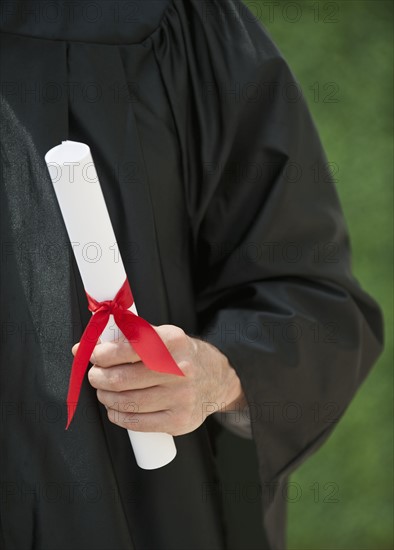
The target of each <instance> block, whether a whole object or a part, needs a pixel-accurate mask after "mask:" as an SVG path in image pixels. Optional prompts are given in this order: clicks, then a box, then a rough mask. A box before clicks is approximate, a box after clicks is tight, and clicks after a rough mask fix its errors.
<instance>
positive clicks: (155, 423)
mask: <svg viewBox="0 0 394 550" xmlns="http://www.w3.org/2000/svg"><path fill="white" fill-rule="evenodd" d="M107 415H108V419H109V420H110V421H111V422H112V423H113V424H116V425H117V426H120V427H121V428H126V429H127V430H132V431H133V432H161V433H168V434H170V435H183V434H184V433H188V432H189V431H191V430H190V429H189V428H188V427H187V426H186V425H185V424H183V423H182V422H180V421H179V418H180V416H179V415H178V414H177V413H176V412H174V411H172V410H164V411H158V412H153V413H145V414H141V413H136V412H132V413H123V412H120V411H116V410H114V409H108V411H107Z"/></svg>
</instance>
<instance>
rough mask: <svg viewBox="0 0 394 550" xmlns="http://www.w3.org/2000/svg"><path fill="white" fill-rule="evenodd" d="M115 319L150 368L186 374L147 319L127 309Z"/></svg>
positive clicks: (117, 313)
mask: <svg viewBox="0 0 394 550" xmlns="http://www.w3.org/2000/svg"><path fill="white" fill-rule="evenodd" d="M115 321H116V323H117V325H118V327H119V328H120V330H121V331H122V332H123V334H124V335H125V336H126V338H127V340H128V341H129V342H130V344H132V346H133V348H134V349H135V351H136V352H137V353H138V355H139V356H140V357H141V360H142V361H143V362H144V363H145V365H146V366H147V367H148V368H149V369H151V370H154V371H158V372H163V373H166V374H176V375H177V376H185V375H184V374H183V372H182V371H181V369H180V368H179V367H178V365H177V364H176V362H175V361H174V359H173V357H172V356H171V354H170V352H169V351H168V349H167V348H166V346H165V344H164V342H163V341H162V340H161V338H160V336H159V335H158V334H157V332H156V331H155V329H154V328H153V327H152V325H150V324H149V323H148V322H147V321H145V319H143V318H142V317H139V316H138V315H135V314H134V313H132V312H131V311H128V310H126V311H120V312H116V314H115Z"/></svg>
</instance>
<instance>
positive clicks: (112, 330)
mask: <svg viewBox="0 0 394 550" xmlns="http://www.w3.org/2000/svg"><path fill="white" fill-rule="evenodd" d="M45 161H46V163H47V166H48V169H49V174H50V176H51V179H52V183H53V187H54V189H55V193H56V197H57V200H58V202H59V206H60V210H61V212H62V215H63V219H64V222H65V225H66V229H67V232H68V236H69V239H70V243H71V246H72V248H73V251H74V255H75V259H76V262H77V265H78V268H79V271H80V274H81V278H82V281H83V285H84V287H85V290H86V292H87V293H88V294H89V295H90V296H92V297H93V298H94V299H95V300H97V301H99V302H101V301H104V300H113V299H114V298H115V296H116V293H117V292H118V290H119V289H120V287H121V286H122V284H123V283H124V281H125V279H126V272H125V269H124V265H123V262H122V258H121V255H120V252H119V250H118V248H117V244H116V238H115V234H114V231H113V228H112V224H111V220H110V217H109V214H108V210H107V206H106V204H105V200H104V197H103V193H102V190H101V186H100V182H99V180H98V176H97V172H96V169H95V166H94V163H93V159H92V156H91V154H90V149H89V147H88V146H87V145H85V144H84V143H78V142H75V141H63V143H62V144H61V145H58V146H57V147H54V148H53V149H51V150H50V151H48V153H47V154H46V155H45ZM130 311H133V313H135V314H137V310H136V308H135V304H133V305H132V306H131V307H130ZM122 336H123V335H122V333H121V332H120V330H119V329H118V327H116V325H115V322H114V318H113V316H112V315H111V316H110V319H109V321H108V324H107V326H106V328H105V330H104V332H103V333H102V335H101V336H100V338H101V341H104V342H108V341H113V340H115V339H117V338H121V337H122ZM130 368H132V367H130ZM127 431H128V434H129V438H130V442H131V445H132V447H133V451H134V455H135V459H136V461H137V464H138V466H140V468H143V469H145V470H153V469H156V468H161V467H162V466H165V465H166V464H168V463H169V462H171V461H172V460H173V459H174V458H175V456H176V447H175V443H174V439H173V437H172V436H171V435H169V434H166V433H156V432H149V433H148V432H133V431H131V430H127Z"/></svg>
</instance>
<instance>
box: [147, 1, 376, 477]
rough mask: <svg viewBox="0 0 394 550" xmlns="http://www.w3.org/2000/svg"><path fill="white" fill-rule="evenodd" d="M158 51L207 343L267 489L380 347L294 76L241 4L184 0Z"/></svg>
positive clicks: (309, 446)
mask: <svg viewBox="0 0 394 550" xmlns="http://www.w3.org/2000/svg"><path fill="white" fill-rule="evenodd" d="M153 39H154V40H155V44H154V45H155V52H156V56H157V61H158V64H159V65H160V68H161V72H162V76H163V79H164V82H165V85H166V87H167V90H168V94H169V98H170V101H171V103H172V109H173V115H174V120H175V123H176V127H177V132H178V137H179V147H180V151H181V156H182V162H183V179H184V187H185V201H186V205H187V208H188V215H189V220H190V246H191V247H192V249H193V258H194V267H193V269H194V288H195V299H196V308H197V312H198V319H199V327H200V331H199V335H200V336H201V337H202V338H204V339H206V340H208V341H209V342H210V343H212V344H213V345H215V346H216V347H217V348H219V349H220V350H221V351H222V352H223V353H224V354H225V355H227V357H228V358H229V360H230V363H231V364H232V366H233V367H234V368H235V369H236V371H237V373H238V375H239V377H240V380H241V383H242V386H243V388H244V392H245V395H246V398H247V401H248V406H249V410H250V420H251V427H252V434H253V440H254V443H255V446H256V451H257V455H258V461H259V476H260V480H261V482H262V483H264V484H265V483H271V482H273V483H274V482H275V481H277V480H280V479H281V478H283V476H286V475H287V474H288V473H290V472H291V471H292V470H293V469H294V468H295V467H296V466H298V465H299V464H300V463H301V462H302V461H303V460H304V459H305V458H306V457H307V456H308V455H310V454H311V452H313V451H314V450H315V449H317V448H318V447H319V446H320V445H321V444H322V443H323V442H324V440H325V439H326V438H327V436H328V435H329V434H330V432H331V431H332V429H333V427H334V426H335V424H336V422H337V421H338V419H339V418H340V417H341V416H342V415H343V413H344V411H345V409H346V407H347V406H348V405H349V403H350V401H351V399H352V397H353V396H354V394H355V392H356V391H357V389H358V387H359V386H360V384H361V383H362V381H363V380H364V378H365V377H366V375H367V374H368V372H369V370H370V368H371V366H372V364H373V363H374V361H375V360H376V358H377V357H378V355H379V354H380V352H381V349H382V317H381V312H380V309H379V308H378V306H377V304H376V303H375V301H374V300H373V299H372V298H371V297H370V296H369V295H368V294H366V293H365V292H364V291H363V290H362V288H361V287H360V285H359V284H358V282H357V280H356V279H355V278H354V276H353V275H352V272H351V258H350V242H349V235H348V230H347V227H346V223H345V221H344V217H343V213H342V210H341V206H340V203H339V200H338V196H337V192H336V189H335V184H334V180H333V176H332V175H331V173H330V170H329V164H328V160H327V158H326V156H325V153H324V151H323V148H322V145H321V142H320V139H319V136H318V133H317V131H316V127H315V125H314V123H313V121H312V119H311V115H310V112H309V110H308V108H307V105H306V101H305V99H304V97H303V95H302V92H301V90H300V86H299V85H298V83H297V81H296V80H295V77H294V76H293V74H292V72H291V70H290V69H289V67H288V65H287V63H286V61H285V60H284V59H283V57H282V55H281V53H280V52H279V51H278V49H277V48H276V47H275V45H274V44H273V43H272V41H271V39H270V37H269V36H268V35H267V33H266V31H265V30H264V29H263V27H262V26H261V25H260V23H259V22H258V21H257V20H256V19H255V18H254V16H253V15H252V13H251V12H250V11H249V10H248V9H247V8H246V6H244V5H243V4H242V3H241V2H233V1H231V0H227V1H223V0H218V1H210V2H199V1H189V2H177V1H175V2H173V3H172V5H171V6H170V7H169V8H168V9H167V11H166V14H165V18H164V19H163V21H162V25H161V27H160V29H159V31H158V33H157V35H156V36H154V37H153Z"/></svg>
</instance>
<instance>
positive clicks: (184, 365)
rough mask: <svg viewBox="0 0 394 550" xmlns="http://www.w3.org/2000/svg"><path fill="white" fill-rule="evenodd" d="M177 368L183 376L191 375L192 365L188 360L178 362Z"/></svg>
mask: <svg viewBox="0 0 394 550" xmlns="http://www.w3.org/2000/svg"><path fill="white" fill-rule="evenodd" d="M178 367H179V368H180V369H181V371H182V372H183V373H184V374H185V375H189V376H191V375H192V374H193V370H194V368H193V363H192V361H190V360H188V359H182V360H181V361H178Z"/></svg>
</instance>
